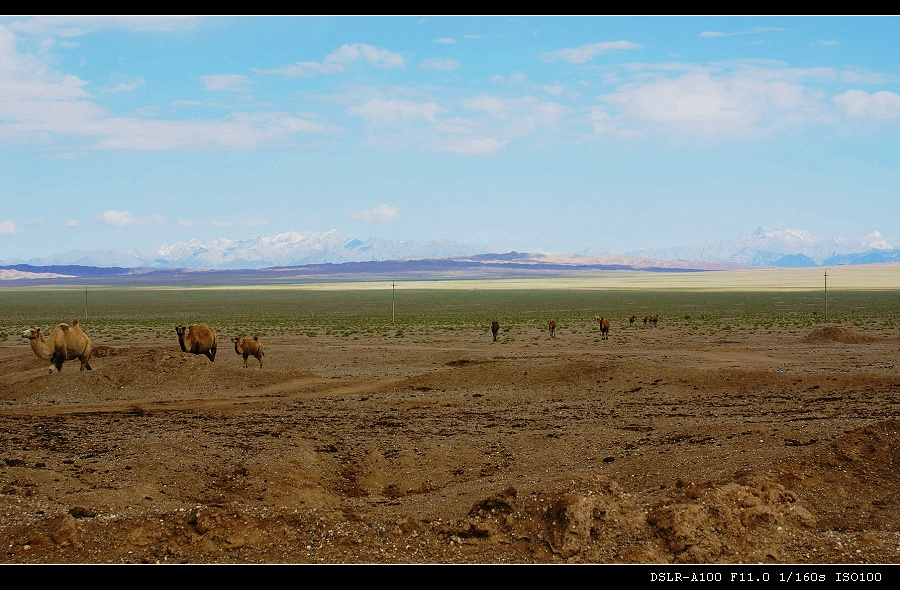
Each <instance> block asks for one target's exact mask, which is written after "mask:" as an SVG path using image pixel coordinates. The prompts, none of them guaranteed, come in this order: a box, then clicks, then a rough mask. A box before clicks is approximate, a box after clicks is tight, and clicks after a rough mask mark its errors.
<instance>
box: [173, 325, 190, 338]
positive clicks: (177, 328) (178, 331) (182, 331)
mask: <svg viewBox="0 0 900 590" xmlns="http://www.w3.org/2000/svg"><path fill="white" fill-rule="evenodd" d="M185 332H187V328H185V327H184V326H175V333H176V334H178V337H179V338H184V334H185Z"/></svg>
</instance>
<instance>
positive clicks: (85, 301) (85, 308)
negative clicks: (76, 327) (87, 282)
mask: <svg viewBox="0 0 900 590" xmlns="http://www.w3.org/2000/svg"><path fill="white" fill-rule="evenodd" d="M84 323H85V325H87V323H88V321H87V289H85V290H84Z"/></svg>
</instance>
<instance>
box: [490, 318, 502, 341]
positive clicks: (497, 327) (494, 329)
mask: <svg viewBox="0 0 900 590" xmlns="http://www.w3.org/2000/svg"><path fill="white" fill-rule="evenodd" d="M499 332H500V322H498V321H497V320H494V321H493V322H491V334H493V335H494V342H496V341H497V334H498V333H499Z"/></svg>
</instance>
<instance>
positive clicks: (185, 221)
mask: <svg viewBox="0 0 900 590" xmlns="http://www.w3.org/2000/svg"><path fill="white" fill-rule="evenodd" d="M175 224H176V225H177V226H178V227H194V226H196V225H197V224H196V223H194V222H193V221H191V220H190V219H179V220H178V221H176V222H175Z"/></svg>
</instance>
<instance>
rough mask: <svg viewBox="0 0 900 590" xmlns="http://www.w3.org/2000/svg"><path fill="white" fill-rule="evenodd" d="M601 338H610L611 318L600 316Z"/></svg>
mask: <svg viewBox="0 0 900 590" xmlns="http://www.w3.org/2000/svg"><path fill="white" fill-rule="evenodd" d="M600 338H601V339H602V340H609V318H600Z"/></svg>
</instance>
